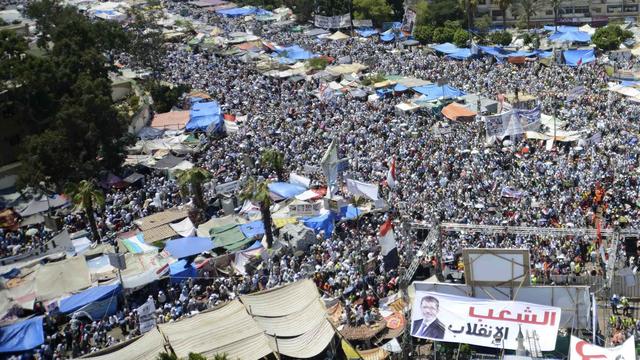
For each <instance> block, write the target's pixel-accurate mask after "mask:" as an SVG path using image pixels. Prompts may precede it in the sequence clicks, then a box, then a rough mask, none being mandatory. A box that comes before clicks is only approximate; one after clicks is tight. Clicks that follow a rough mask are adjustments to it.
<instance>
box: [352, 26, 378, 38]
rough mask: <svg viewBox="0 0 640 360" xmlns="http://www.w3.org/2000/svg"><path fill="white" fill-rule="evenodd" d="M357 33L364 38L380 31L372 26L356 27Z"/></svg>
mask: <svg viewBox="0 0 640 360" xmlns="http://www.w3.org/2000/svg"><path fill="white" fill-rule="evenodd" d="M356 33H357V34H358V35H360V36H362V37H364V38H367V37H370V36H373V35H375V34H377V33H378V30H376V29H371V28H360V29H356Z"/></svg>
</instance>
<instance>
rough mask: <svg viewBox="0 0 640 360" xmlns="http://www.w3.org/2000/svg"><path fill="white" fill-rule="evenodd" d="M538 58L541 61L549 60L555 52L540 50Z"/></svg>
mask: <svg viewBox="0 0 640 360" xmlns="http://www.w3.org/2000/svg"><path fill="white" fill-rule="evenodd" d="M537 53H538V57H539V58H540V59H547V58H550V57H552V56H553V51H542V50H538V51H537Z"/></svg>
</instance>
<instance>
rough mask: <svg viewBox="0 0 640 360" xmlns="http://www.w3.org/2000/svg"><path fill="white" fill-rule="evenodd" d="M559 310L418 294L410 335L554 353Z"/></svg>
mask: <svg viewBox="0 0 640 360" xmlns="http://www.w3.org/2000/svg"><path fill="white" fill-rule="evenodd" d="M560 313H561V310H560V308H557V307H551V306H544V305H537V304H530V303H525V302H519V301H498V300H485V299H476V298H470V297H463V296H454V295H447V294H441V293H436V292H430V291H416V297H415V302H414V304H413V308H412V316H411V335H412V336H415V337H419V338H423V339H430V340H436V341H447V342H454V343H464V344H471V345H478V346H486V347H491V348H497V349H509V350H516V349H517V348H518V345H519V344H521V345H524V344H526V346H525V347H528V344H536V348H538V349H540V350H541V351H553V350H555V347H556V336H557V334H558V326H559V325H560Z"/></svg>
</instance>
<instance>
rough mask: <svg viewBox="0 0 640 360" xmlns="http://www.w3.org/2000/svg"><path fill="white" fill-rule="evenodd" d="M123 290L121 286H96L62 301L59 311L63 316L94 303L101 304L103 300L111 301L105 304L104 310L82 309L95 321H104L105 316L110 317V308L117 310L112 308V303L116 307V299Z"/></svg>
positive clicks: (95, 308) (94, 308)
mask: <svg viewBox="0 0 640 360" xmlns="http://www.w3.org/2000/svg"><path fill="white" fill-rule="evenodd" d="M121 290H122V287H121V286H120V284H114V285H104V286H96V287H92V288H90V289H87V290H85V291H82V292H80V293H78V294H75V295H72V296H70V297H68V298H65V299H62V300H60V304H59V309H60V312H61V313H63V314H69V313H72V312H74V311H77V310H80V309H82V308H84V307H86V306H87V305H90V304H92V303H96V302H100V301H102V300H109V301H108V302H106V303H105V306H104V308H102V309H101V307H93V308H92V309H90V310H89V311H87V309H86V308H85V309H82V310H83V311H86V312H87V313H88V314H89V315H91V317H92V318H94V319H102V318H103V317H104V316H105V315H106V316H109V315H112V314H109V312H110V310H111V309H110V308H113V309H115V306H111V303H113V305H115V304H116V303H117V301H116V297H117V296H118V294H119V293H120V291H121Z"/></svg>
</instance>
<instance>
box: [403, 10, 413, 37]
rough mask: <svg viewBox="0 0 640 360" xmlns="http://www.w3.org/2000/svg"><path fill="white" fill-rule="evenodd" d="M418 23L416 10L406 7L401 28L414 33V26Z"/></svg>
mask: <svg viewBox="0 0 640 360" xmlns="http://www.w3.org/2000/svg"><path fill="white" fill-rule="evenodd" d="M415 23H416V12H415V11H414V10H412V9H409V8H406V9H405V10H404V16H403V17H402V26H401V27H400V30H402V31H404V32H406V33H409V34H413V26H414V25H415Z"/></svg>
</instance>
